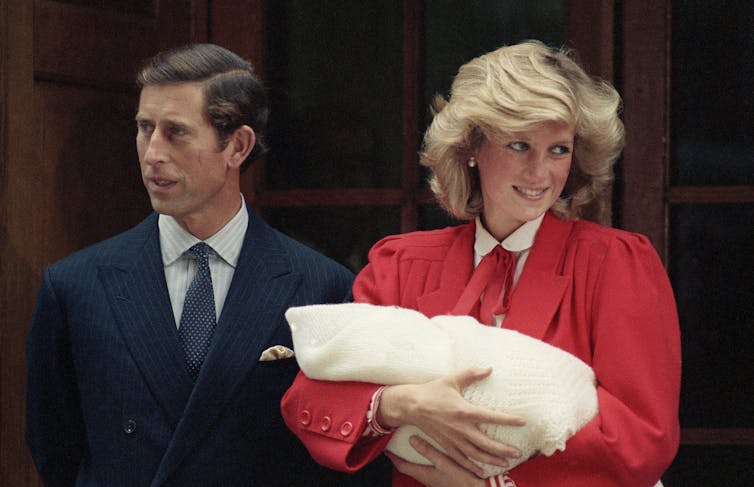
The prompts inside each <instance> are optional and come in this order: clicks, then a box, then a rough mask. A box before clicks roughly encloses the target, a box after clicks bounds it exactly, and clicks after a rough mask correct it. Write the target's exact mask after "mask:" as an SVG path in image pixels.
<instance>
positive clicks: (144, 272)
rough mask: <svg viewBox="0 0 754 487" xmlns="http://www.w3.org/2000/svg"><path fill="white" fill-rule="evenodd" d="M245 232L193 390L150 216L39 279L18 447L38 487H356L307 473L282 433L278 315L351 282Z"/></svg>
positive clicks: (336, 295)
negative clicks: (272, 351)
mask: <svg viewBox="0 0 754 487" xmlns="http://www.w3.org/2000/svg"><path fill="white" fill-rule="evenodd" d="M250 213H251V214H250V215H249V217H250V218H249V227H248V230H247V232H246V236H245V240H244V243H243V248H242V251H241V254H240V257H239V261H238V265H237V267H236V270H235V274H234V277H233V281H232V283H231V286H230V289H229V291H228V295H227V298H226V301H225V304H224V307H223V311H222V315H221V316H220V317H219V320H218V323H217V327H216V329H215V332H214V336H213V338H212V344H211V348H210V350H209V352H208V353H207V356H206V358H205V361H204V365H203V367H202V369H201V372H200V374H199V376H198V378H197V379H196V382H195V383H194V381H193V380H192V379H191V378H190V376H189V374H188V372H187V369H186V362H185V359H184V356H183V351H182V348H181V345H180V342H179V338H178V333H177V329H176V324H175V320H174V318H173V312H172V309H171V305H170V299H169V296H168V291H167V285H166V283H165V275H164V271H163V264H162V257H161V253H160V242H159V232H158V227H157V215H156V214H153V215H151V216H149V217H148V218H147V219H146V220H144V221H143V222H142V223H141V224H139V225H138V226H136V227H134V228H132V229H131V230H129V231H126V232H125V233H123V234H120V235H118V236H116V237H113V238H111V239H109V240H106V241H104V242H101V243H99V244H97V245H94V246H92V247H90V248H87V249H85V250H82V251H80V252H77V253H75V254H73V255H71V256H69V257H67V258H65V259H63V260H61V261H60V262H57V263H55V264H54V265H52V266H50V267H49V268H48V269H46V270H45V272H44V276H43V280H42V284H41V289H40V291H39V296H38V300H37V303H36V307H35V311H34V316H33V320H32V326H31V329H30V332H29V336H28V343H27V362H28V363H27V366H28V387H27V440H28V443H29V447H30V450H31V453H32V456H33V458H34V461H35V464H36V466H37V469H38V471H39V473H40V475H41V477H42V479H43V480H44V482H45V485H48V486H72V485H76V486H107V487H114V486H124V487H134V486H152V487H157V486H194V485H195V486H253V485H264V486H268V485H281V486H282V485H285V486H288V485H305V484H307V483H310V482H313V483H314V484H315V485H346V484H348V483H349V482H351V481H353V482H354V485H363V483H361V482H358V479H356V478H352V477H349V476H343V475H339V476H338V477H333V476H332V474H333V472H330V471H328V470H326V469H323V468H321V467H319V466H318V465H316V464H315V463H314V462H313V461H311V458H310V457H309V455H308V454H307V453H306V451H305V450H304V449H303V447H302V446H301V445H300V443H299V442H298V441H297V440H296V438H295V437H294V436H293V435H291V434H290V432H289V431H288V430H287V429H286V428H285V426H284V424H283V421H282V418H281V417H280V412H279V401H280V398H281V396H282V394H283V392H284V391H285V389H286V388H287V387H288V385H289V384H290V383H291V381H292V380H293V378H294V376H295V374H296V372H297V371H298V367H297V365H296V361H295V359H293V358H289V359H282V360H274V361H266V362H259V357H260V355H261V354H262V352H263V351H264V350H265V349H267V348H268V347H271V346H274V345H284V346H287V347H289V348H293V346H292V343H291V337H290V330H289V328H288V326H287V324H286V322H285V320H284V312H285V310H286V309H287V308H288V307H290V306H294V305H303V304H313V303H323V302H342V301H343V300H345V299H348V298H349V297H350V284H351V282H352V278H353V276H352V274H351V273H350V272H349V271H348V270H346V269H345V268H344V267H342V266H340V265H338V264H336V263H335V262H333V261H331V260H329V259H327V258H325V257H324V256H322V255H319V254H317V253H316V252H314V251H312V250H310V249H308V248H307V247H305V246H303V245H301V244H299V243H297V242H295V241H293V240H291V239H290V238H288V237H286V236H284V235H282V234H281V233H279V232H277V231H275V230H273V229H272V228H270V227H269V226H267V224H266V223H264V222H263V221H262V220H261V219H259V218H258V217H256V216H254V215H253V212H250Z"/></svg>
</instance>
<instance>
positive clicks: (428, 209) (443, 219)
mask: <svg viewBox="0 0 754 487" xmlns="http://www.w3.org/2000/svg"><path fill="white" fill-rule="evenodd" d="M459 223H462V222H459V221H458V220H456V219H455V218H453V217H452V216H450V215H449V214H448V213H447V212H446V211H445V210H443V209H442V208H440V206H438V205H422V206H420V207H419V230H434V229H436V228H445V227H449V226H454V225H458V224H459Z"/></svg>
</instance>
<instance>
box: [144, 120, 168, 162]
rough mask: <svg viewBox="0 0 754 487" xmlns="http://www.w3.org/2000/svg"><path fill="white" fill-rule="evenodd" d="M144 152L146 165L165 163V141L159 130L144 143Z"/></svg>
mask: <svg viewBox="0 0 754 487" xmlns="http://www.w3.org/2000/svg"><path fill="white" fill-rule="evenodd" d="M145 143H146V150H145V151H144V162H145V163H147V164H158V163H160V162H164V161H165V154H166V150H165V148H166V146H167V145H166V140H165V137H164V136H163V135H162V132H161V131H160V130H159V129H155V130H154V131H153V132H152V134H151V136H150V137H149V139H148V140H147V141H146V142H145Z"/></svg>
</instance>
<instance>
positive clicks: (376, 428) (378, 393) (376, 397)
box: [367, 386, 393, 435]
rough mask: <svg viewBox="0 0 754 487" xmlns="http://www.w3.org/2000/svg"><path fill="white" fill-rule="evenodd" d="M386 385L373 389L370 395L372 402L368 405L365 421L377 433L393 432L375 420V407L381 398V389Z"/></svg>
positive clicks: (377, 406)
mask: <svg viewBox="0 0 754 487" xmlns="http://www.w3.org/2000/svg"><path fill="white" fill-rule="evenodd" d="M385 387H386V386H382V387H380V388H379V389H377V391H375V393H374V395H373V396H372V403H371V404H370V405H369V412H368V413H367V423H368V424H369V427H370V428H371V429H372V431H374V432H375V433H377V434H378V435H387V434H390V433H392V432H393V430H392V429H386V428H383V427H382V426H381V425H380V423H378V422H377V409H378V408H379V407H380V399H382V391H384V390H385Z"/></svg>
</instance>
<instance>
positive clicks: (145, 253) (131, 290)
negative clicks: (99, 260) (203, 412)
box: [98, 215, 192, 427]
mask: <svg viewBox="0 0 754 487" xmlns="http://www.w3.org/2000/svg"><path fill="white" fill-rule="evenodd" d="M114 255H116V256H117V257H116V258H117V259H118V260H119V262H116V263H114V264H112V265H103V266H100V267H99V269H98V271H99V279H100V281H101V282H102V285H103V288H104V289H105V293H106V294H107V297H108V300H109V302H110V306H111V309H112V310H113V313H114V315H115V319H116V321H117V324H118V327H119V329H120V331H121V334H122V336H123V340H124V341H125V342H126V346H127V347H128V348H129V350H130V352H131V355H132V357H133V359H134V361H135V362H136V365H137V366H138V368H139V370H140V372H141V374H142V376H143V377H144V380H145V381H146V382H147V383H148V385H149V389H150V390H151V391H152V393H153V394H154V395H155V398H156V400H157V402H158V403H159V404H160V405H161V406H162V408H163V410H164V411H165V414H166V416H167V418H168V421H169V422H170V424H171V425H172V426H173V427H175V426H176V425H177V423H178V420H179V418H180V417H181V414H182V412H183V407H184V405H185V404H186V400H187V398H188V397H189V394H190V393H191V388H192V383H191V379H190V378H189V376H188V373H187V371H186V366H185V361H184V359H183V352H182V349H181V346H180V342H179V341H178V333H177V330H176V326H175V319H174V318H173V313H172V311H171V305H170V297H169V296H168V291H167V285H166V283H165V273H164V270H163V264H162V256H161V254H160V242H159V234H158V230H157V216H156V215H152V216H151V217H149V218H147V219H146V220H145V221H144V222H142V223H141V224H140V225H139V226H137V227H136V228H135V229H134V230H133V231H132V238H131V240H129V241H127V242H126V244H125V245H124V246H123V248H122V249H119V250H118V251H117V252H115V253H114Z"/></svg>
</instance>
